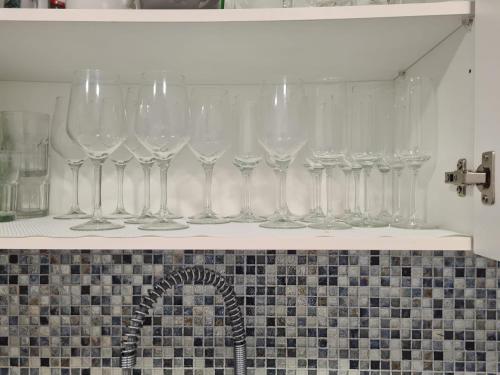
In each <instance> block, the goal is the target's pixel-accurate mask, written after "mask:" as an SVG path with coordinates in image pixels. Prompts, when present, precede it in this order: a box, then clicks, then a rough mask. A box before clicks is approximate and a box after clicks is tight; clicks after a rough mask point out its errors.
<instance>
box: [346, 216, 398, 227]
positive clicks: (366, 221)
mask: <svg viewBox="0 0 500 375" xmlns="http://www.w3.org/2000/svg"><path fill="white" fill-rule="evenodd" d="M347 223H348V224H350V225H352V226H353V227H359V228H383V227H387V226H389V224H388V223H384V222H383V221H380V220H377V219H375V218H372V217H359V216H354V217H352V218H351V219H350V220H348V221H347Z"/></svg>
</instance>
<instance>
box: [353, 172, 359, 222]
mask: <svg viewBox="0 0 500 375" xmlns="http://www.w3.org/2000/svg"><path fill="white" fill-rule="evenodd" d="M353 175H354V213H355V214H360V213H361V209H360V207H359V180H360V178H361V170H360V169H354V170H353Z"/></svg>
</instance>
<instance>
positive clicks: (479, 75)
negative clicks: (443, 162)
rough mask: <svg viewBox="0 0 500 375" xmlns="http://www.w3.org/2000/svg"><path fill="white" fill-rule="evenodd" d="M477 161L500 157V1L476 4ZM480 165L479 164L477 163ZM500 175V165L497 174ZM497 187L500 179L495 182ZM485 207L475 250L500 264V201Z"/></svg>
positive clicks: (480, 209)
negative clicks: (493, 153)
mask: <svg viewBox="0 0 500 375" xmlns="http://www.w3.org/2000/svg"><path fill="white" fill-rule="evenodd" d="M475 24H476V53H475V59H476V114H475V117H476V119H475V120H476V127H475V129H476V152H475V153H476V160H478V161H479V160H480V154H481V152H484V151H496V154H497V160H498V156H499V155H500V147H499V146H500V48H499V45H498V38H499V36H500V1H498V0H478V1H476V21H475ZM476 164H477V162H476ZM499 173H500V167H499V164H498V161H497V168H496V174H497V175H498V174H499ZM496 183H497V186H498V177H497V179H496ZM498 198H499V197H498V188H497V199H496V200H497V202H496V204H495V205H493V206H485V205H483V204H482V203H481V201H480V199H479V197H477V198H476V199H475V201H474V248H475V251H476V252H477V253H478V254H481V255H484V256H487V257H490V258H494V259H497V260H500V230H499V228H500V201H499V199H498Z"/></svg>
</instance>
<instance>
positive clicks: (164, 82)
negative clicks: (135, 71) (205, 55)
mask: <svg viewBox="0 0 500 375" xmlns="http://www.w3.org/2000/svg"><path fill="white" fill-rule="evenodd" d="M187 103H188V99H187V92H186V85H185V82H184V77H182V76H179V75H175V74H171V73H168V72H165V71H157V72H151V73H144V74H143V81H142V84H141V87H140V93H139V103H138V109H137V116H136V119H135V134H136V135H137V138H138V139H139V141H140V142H141V143H142V144H143V145H144V147H145V148H146V149H148V150H149V151H150V152H151V153H152V154H153V156H154V157H155V159H156V160H158V165H159V167H160V178H161V203H160V213H159V218H158V219H157V220H156V221H154V222H152V223H146V224H143V225H141V226H140V227H139V229H142V230H153V231H165V230H180V229H186V228H188V226H187V225H185V224H181V223H178V222H176V221H174V220H172V219H171V218H170V217H169V215H168V214H169V212H168V208H167V192H168V191H167V181H168V179H167V178H168V173H167V172H168V168H169V166H170V163H171V161H172V159H173V158H174V157H175V155H177V154H178V153H179V151H181V150H182V148H183V147H184V146H185V145H186V143H187V142H188V141H189V134H188V130H187V126H186V125H187V117H188V107H187Z"/></svg>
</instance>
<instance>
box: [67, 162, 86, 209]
mask: <svg viewBox="0 0 500 375" xmlns="http://www.w3.org/2000/svg"><path fill="white" fill-rule="evenodd" d="M82 164H83V162H76V163H68V165H69V167H70V169H71V173H72V175H73V203H72V205H71V212H77V211H80V204H79V203H78V177H79V174H80V168H81V166H82Z"/></svg>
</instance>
